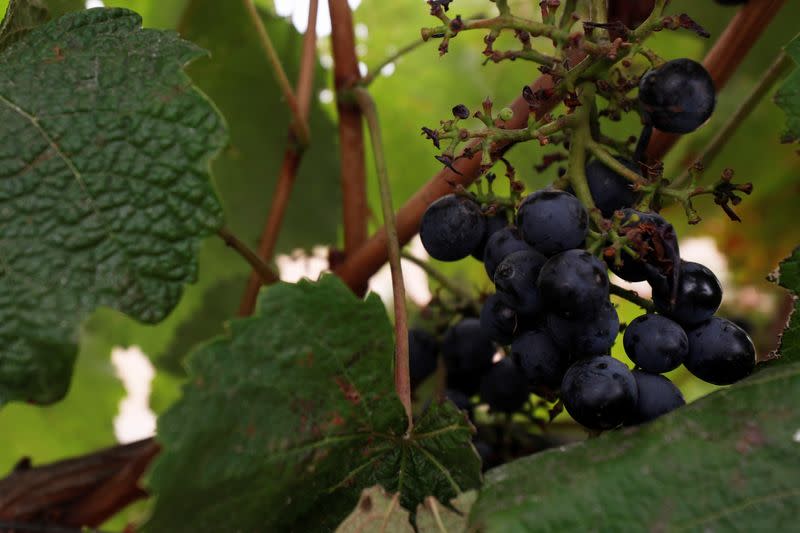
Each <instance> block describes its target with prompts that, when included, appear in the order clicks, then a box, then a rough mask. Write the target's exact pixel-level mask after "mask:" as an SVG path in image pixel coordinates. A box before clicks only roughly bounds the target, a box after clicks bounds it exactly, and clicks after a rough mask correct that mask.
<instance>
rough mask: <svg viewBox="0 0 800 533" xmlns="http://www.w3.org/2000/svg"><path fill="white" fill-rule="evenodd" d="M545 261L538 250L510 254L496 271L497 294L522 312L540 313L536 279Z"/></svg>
mask: <svg viewBox="0 0 800 533" xmlns="http://www.w3.org/2000/svg"><path fill="white" fill-rule="evenodd" d="M545 261H546V259H545V257H544V256H543V255H542V254H540V253H539V252H537V251H536V250H530V249H529V250H521V251H519V252H514V253H512V254H509V255H508V256H507V257H506V258H505V259H503V262H502V263H500V264H499V265H498V266H497V270H495V273H494V283H495V285H496V286H497V295H498V296H499V297H500V298H501V299H502V300H503V302H505V304H506V305H508V306H509V307H511V308H512V309H514V310H515V311H517V312H518V313H520V314H528V315H530V314H535V313H538V312H539V310H540V309H541V298H540V297H539V290H538V289H537V288H536V280H537V279H538V277H539V272H540V271H541V270H542V265H544V264H545Z"/></svg>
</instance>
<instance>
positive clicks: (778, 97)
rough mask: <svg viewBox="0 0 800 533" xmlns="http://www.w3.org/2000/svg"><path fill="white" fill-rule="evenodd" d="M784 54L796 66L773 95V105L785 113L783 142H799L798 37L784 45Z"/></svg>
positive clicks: (799, 39)
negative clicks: (776, 105)
mask: <svg viewBox="0 0 800 533" xmlns="http://www.w3.org/2000/svg"><path fill="white" fill-rule="evenodd" d="M785 52H786V54H787V55H788V56H789V57H791V58H792V60H793V61H794V62H795V63H796V64H797V67H795V69H794V71H793V72H792V73H791V74H790V75H789V76H788V77H787V78H786V81H784V82H783V85H781V88H780V89H779V90H778V92H777V93H776V94H775V103H776V104H778V106H780V108H781V109H783V112H784V113H786V131H785V132H784V134H783V137H782V141H783V142H797V141H798V140H800V35H798V36H796V37H795V38H794V39H792V42H790V43H789V44H787V45H786V48H785Z"/></svg>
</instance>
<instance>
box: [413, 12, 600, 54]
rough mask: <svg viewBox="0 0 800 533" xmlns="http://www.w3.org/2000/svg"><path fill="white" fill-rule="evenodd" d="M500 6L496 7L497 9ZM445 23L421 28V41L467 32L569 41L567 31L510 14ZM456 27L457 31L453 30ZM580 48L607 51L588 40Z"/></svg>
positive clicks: (445, 20) (445, 18) (592, 51)
mask: <svg viewBox="0 0 800 533" xmlns="http://www.w3.org/2000/svg"><path fill="white" fill-rule="evenodd" d="M499 7H500V6H499V5H498V8H499ZM440 18H443V21H444V22H445V24H444V25H441V26H435V27H432V28H423V29H422V30H421V34H422V39H423V40H425V41H427V40H428V39H430V38H431V37H439V36H443V37H444V38H445V39H449V38H451V37H454V36H456V35H457V34H458V33H460V32H462V31H468V30H491V31H492V32H495V33H499V32H500V31H502V30H517V31H524V32H527V33H528V34H530V36H531V37H548V38H550V39H552V40H553V41H555V42H557V43H559V44H563V43H565V42H566V41H567V40H568V39H569V31H567V30H564V29H561V28H559V27H558V26H553V25H550V24H544V23H542V22H536V21H533V20H528V19H524V18H522V17H517V16H514V15H511V14H510V13H507V14H504V13H502V10H501V14H500V15H498V16H496V17H493V18H488V19H473V20H460V19H457V22H456V21H452V20H450V19H448V18H447V17H445V16H444V15H442V16H441V17H440ZM454 26H456V28H457V29H454ZM581 47H582V48H583V49H584V50H586V51H587V52H589V53H592V54H596V55H603V54H604V53H605V52H606V51H607V47H604V46H601V45H598V44H596V43H593V42H591V41H588V40H584V41H582V42H581Z"/></svg>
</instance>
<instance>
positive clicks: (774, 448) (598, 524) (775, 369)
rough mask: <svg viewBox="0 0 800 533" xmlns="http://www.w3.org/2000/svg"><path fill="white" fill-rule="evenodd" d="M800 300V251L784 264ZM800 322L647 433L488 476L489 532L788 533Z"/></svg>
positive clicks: (482, 506)
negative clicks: (777, 350)
mask: <svg viewBox="0 0 800 533" xmlns="http://www.w3.org/2000/svg"><path fill="white" fill-rule="evenodd" d="M780 282H781V285H783V286H784V287H786V288H787V289H790V290H791V291H792V292H793V293H794V294H798V293H800V249H798V250H796V251H795V252H794V254H793V255H792V257H791V258H789V259H787V260H786V261H784V262H783V263H782V265H781V276H780ZM798 331H800V314H798V313H795V314H794V315H793V317H792V320H791V324H790V325H789V326H788V328H787V329H786V333H785V334H784V337H783V343H782V356H781V358H780V359H778V360H777V361H773V362H769V363H766V364H762V365H759V368H758V370H757V372H756V373H755V374H754V375H752V376H750V377H749V378H748V379H745V380H743V381H742V382H740V383H738V384H736V385H733V386H731V387H727V388H725V389H721V390H718V391H716V392H713V393H711V394H709V395H708V396H706V397H705V398H703V399H701V400H698V401H696V402H694V403H692V404H689V405H688V406H686V407H683V408H681V409H679V410H677V411H674V412H673V413H670V414H669V415H666V416H663V417H661V418H659V419H658V420H656V421H654V422H652V423H650V424H646V425H644V426H641V427H638V428H632V429H626V430H620V431H613V432H609V433H606V434H605V435H603V436H601V437H599V438H597V439H593V440H589V441H586V442H583V443H580V444H577V445H573V446H569V447H564V448H559V449H554V450H550V451H547V452H544V453H541V454H537V455H533V456H530V457H526V458H524V459H520V460H518V461H514V462H512V463H508V464H506V465H503V466H501V467H498V468H496V469H493V470H490V471H489V473H487V481H486V484H485V485H484V488H483V490H482V491H481V492H480V494H479V497H478V500H477V502H476V503H475V505H474V506H473V507H472V512H471V514H470V524H471V526H472V527H475V528H476V529H478V530H480V531H503V532H515V531H525V532H533V531H588V530H600V531H605V530H608V531H683V530H689V531H733V530H741V531H755V530H763V531H786V530H790V529H793V528H794V527H795V525H796V522H797V506H798V505H799V504H800V488H798V484H797V480H798V479H800V461H798V453H800V411H798V409H797V405H798V403H800V339H798Z"/></svg>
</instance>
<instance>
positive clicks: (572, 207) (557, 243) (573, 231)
mask: <svg viewBox="0 0 800 533" xmlns="http://www.w3.org/2000/svg"><path fill="white" fill-rule="evenodd" d="M517 227H518V228H519V231H520V234H521V235H522V238H523V240H525V242H527V243H528V244H530V245H531V246H533V247H534V248H536V249H537V250H538V251H540V252H541V253H543V254H544V255H547V256H551V255H554V254H557V253H559V252H563V251H564V250H569V249H571V248H577V247H578V246H580V245H581V244H582V243H583V241H584V239H586V234H587V232H588V231H589V215H588V213H587V212H586V209H584V207H583V205H581V202H580V201H579V200H578V199H577V198H575V197H574V196H573V195H571V194H569V193H568V192H565V191H558V190H552V189H543V190H540V191H536V192H534V193H533V194H530V195H528V196H527V197H526V198H525V200H524V201H523V202H522V204H521V205H520V206H519V210H518V211H517Z"/></svg>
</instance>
